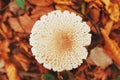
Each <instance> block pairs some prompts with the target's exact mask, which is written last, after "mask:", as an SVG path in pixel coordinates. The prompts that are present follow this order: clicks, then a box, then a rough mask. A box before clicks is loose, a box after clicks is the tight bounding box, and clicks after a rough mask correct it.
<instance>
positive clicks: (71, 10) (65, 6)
mask: <svg viewBox="0 0 120 80" xmlns="http://www.w3.org/2000/svg"><path fill="white" fill-rule="evenodd" d="M55 8H56V9H57V10H61V11H64V10H68V11H70V12H74V13H76V14H77V15H79V16H81V17H83V15H82V14H80V13H79V12H77V11H75V10H73V9H71V8H70V7H68V6H67V5H55Z"/></svg>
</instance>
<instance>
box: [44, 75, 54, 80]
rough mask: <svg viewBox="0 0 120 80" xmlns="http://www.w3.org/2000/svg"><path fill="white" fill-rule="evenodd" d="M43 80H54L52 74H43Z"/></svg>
mask: <svg viewBox="0 0 120 80" xmlns="http://www.w3.org/2000/svg"><path fill="white" fill-rule="evenodd" d="M44 80H56V79H55V77H54V76H53V75H52V74H44Z"/></svg>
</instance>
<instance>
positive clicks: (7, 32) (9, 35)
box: [1, 22, 12, 38]
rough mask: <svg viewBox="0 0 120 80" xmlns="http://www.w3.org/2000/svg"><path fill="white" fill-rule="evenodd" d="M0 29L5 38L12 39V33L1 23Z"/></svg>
mask: <svg viewBox="0 0 120 80" xmlns="http://www.w3.org/2000/svg"><path fill="white" fill-rule="evenodd" d="M1 29H2V31H3V32H4V33H5V35H6V37H7V38H12V31H11V29H10V27H8V26H7V25H6V24H5V23H3V22H2V23H1Z"/></svg>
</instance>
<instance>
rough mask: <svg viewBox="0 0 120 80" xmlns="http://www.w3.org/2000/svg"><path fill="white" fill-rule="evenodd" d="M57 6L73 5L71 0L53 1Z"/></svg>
mask: <svg viewBox="0 0 120 80" xmlns="http://www.w3.org/2000/svg"><path fill="white" fill-rule="evenodd" d="M54 2H55V3H57V4H64V5H74V4H73V3H72V0H54Z"/></svg>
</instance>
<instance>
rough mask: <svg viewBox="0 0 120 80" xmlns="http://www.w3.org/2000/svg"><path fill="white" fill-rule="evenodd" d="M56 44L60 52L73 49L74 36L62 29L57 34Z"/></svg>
mask: <svg viewBox="0 0 120 80" xmlns="http://www.w3.org/2000/svg"><path fill="white" fill-rule="evenodd" d="M55 40H56V41H55V44H56V46H57V49H58V51H59V52H64V51H66V50H71V49H72V46H73V36H72V34H70V33H69V32H66V31H63V32H62V31H61V32H58V33H57V34H56V36H55Z"/></svg>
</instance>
